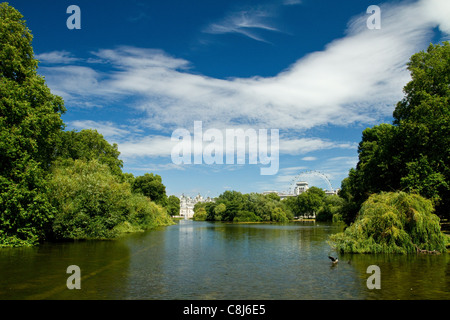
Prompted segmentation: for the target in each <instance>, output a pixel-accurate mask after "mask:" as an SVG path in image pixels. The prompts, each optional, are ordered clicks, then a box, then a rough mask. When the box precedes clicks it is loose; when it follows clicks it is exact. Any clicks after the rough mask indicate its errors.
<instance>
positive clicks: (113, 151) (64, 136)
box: [55, 129, 125, 179]
mask: <svg viewBox="0 0 450 320" xmlns="http://www.w3.org/2000/svg"><path fill="white" fill-rule="evenodd" d="M55 153H56V157H58V158H62V159H73V160H77V159H82V160H87V161H89V160H93V159H96V160H98V161H99V162H100V163H104V164H106V165H108V167H109V168H110V169H111V171H112V172H113V173H114V174H115V175H117V176H121V175H122V167H123V161H122V160H120V159H119V155H120V152H119V151H118V146H117V144H115V143H114V144H112V145H111V144H109V142H108V141H106V140H105V139H104V138H103V136H102V135H101V134H100V133H98V132H97V130H90V129H86V130H81V131H80V132H77V131H64V132H62V133H61V134H60V137H59V143H58V145H57V148H56V151H55ZM124 179H125V178H124Z"/></svg>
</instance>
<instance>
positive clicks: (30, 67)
mask: <svg viewBox="0 0 450 320" xmlns="http://www.w3.org/2000/svg"><path fill="white" fill-rule="evenodd" d="M32 39H33V36H32V35H31V32H30V30H29V29H28V28H27V27H26V23H25V21H24V20H23V16H22V15H21V14H20V13H19V12H18V11H17V10H15V9H14V8H13V7H11V6H9V5H8V4H7V3H1V4H0V163H1V166H0V246H18V245H33V244H36V243H37V242H38V241H40V240H43V239H44V238H45V233H46V229H47V228H48V226H49V222H50V220H51V219H52V217H53V215H54V213H55V211H54V208H52V206H51V204H50V203H49V200H48V196H47V183H46V181H45V180H46V177H47V170H48V167H49V165H50V163H51V162H52V160H53V156H54V153H53V148H54V145H55V144H56V141H57V137H58V134H59V133H60V132H61V129H62V126H63V122H62V120H61V114H62V113H63V112H64V111H65V109H64V103H63V100H62V99H61V98H60V97H58V96H55V95H53V94H51V92H50V89H49V88H48V87H47V86H46V84H45V81H44V78H43V77H41V76H39V75H38V74H37V71H36V70H37V65H38V62H37V60H36V59H34V52H33V48H32V45H31V42H32Z"/></svg>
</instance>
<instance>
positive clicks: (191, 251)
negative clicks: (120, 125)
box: [0, 220, 450, 300]
mask: <svg viewBox="0 0 450 320" xmlns="http://www.w3.org/2000/svg"><path fill="white" fill-rule="evenodd" d="M342 229H343V225H340V224H331V223H319V222H314V221H308V222H292V223H288V224H232V223H220V222H199V221H191V220H180V221H177V223H176V224H175V225H173V226H168V227H161V228H157V229H155V230H151V231H148V232H143V233H136V234H130V235H127V236H125V237H123V238H120V239H118V240H113V241H76V242H62V243H45V244H43V245H41V246H39V247H34V248H11V249H9V248H8V249H0V299H2V300H3V299H102V300H103V299H104V300H109V299H120V300H122V299H159V300H173V299H186V300H197V299H202V300H203V299H220V300H222V299H233V300H248V299H262V300H293V299H294V300H298V299H302V300H308V299H315V300H317V299H320V300H321V299H327V300H329V299H333V300H335V299H345V300H349V299H389V300H391V299H446V300H448V299H450V264H449V262H450V259H449V254H441V255H415V254H414V255H360V254H352V255H351V254H346V255H342V254H340V255H338V254H337V253H336V252H334V251H333V249H332V248H331V247H330V245H329V244H328V243H327V239H328V237H329V235H331V234H333V233H336V232H340V231H342ZM328 255H332V256H338V257H339V262H338V263H337V264H335V265H333V264H332V263H331V261H330V260H329V259H328ZM70 265H77V266H79V268H80V271H81V289H79V290H77V289H74V290H69V289H68V288H67V285H66V281H67V279H68V278H69V277H70V276H71V274H68V273H66V271H67V267H68V266H70ZM371 265H376V266H378V267H379V268H380V284H381V288H380V289H369V288H368V287H367V280H368V278H369V277H371V273H367V268H368V267H369V266H371Z"/></svg>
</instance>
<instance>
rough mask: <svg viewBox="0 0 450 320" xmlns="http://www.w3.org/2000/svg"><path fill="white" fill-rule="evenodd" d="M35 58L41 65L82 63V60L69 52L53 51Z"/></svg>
mask: <svg viewBox="0 0 450 320" xmlns="http://www.w3.org/2000/svg"><path fill="white" fill-rule="evenodd" d="M35 58H36V59H38V60H39V61H40V62H41V63H51V64H58V63H61V64H69V63H74V62H77V61H80V60H81V59H79V58H76V57H74V56H73V55H72V54H71V53H70V52H68V51H64V50H62V51H52V52H46V53H42V54H37V55H35Z"/></svg>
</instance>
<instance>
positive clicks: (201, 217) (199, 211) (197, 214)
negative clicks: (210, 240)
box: [193, 207, 207, 221]
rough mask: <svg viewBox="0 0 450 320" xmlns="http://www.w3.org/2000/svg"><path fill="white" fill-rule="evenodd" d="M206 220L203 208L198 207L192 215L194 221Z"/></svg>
mask: <svg viewBox="0 0 450 320" xmlns="http://www.w3.org/2000/svg"><path fill="white" fill-rule="evenodd" d="M206 218H207V213H206V210H205V208H204V207H198V209H197V210H195V213H194V217H193V219H194V221H205V220H206Z"/></svg>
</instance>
